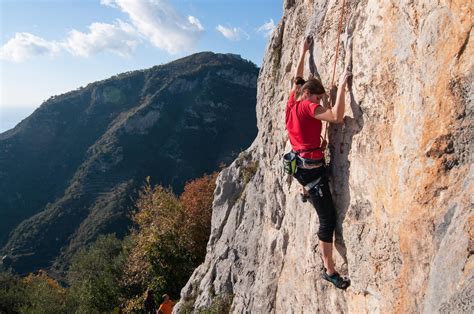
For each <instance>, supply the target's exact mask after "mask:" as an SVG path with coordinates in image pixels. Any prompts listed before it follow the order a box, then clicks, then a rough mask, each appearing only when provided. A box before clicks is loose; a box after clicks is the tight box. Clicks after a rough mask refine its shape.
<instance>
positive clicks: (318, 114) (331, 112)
mask: <svg viewBox="0 0 474 314" xmlns="http://www.w3.org/2000/svg"><path fill="white" fill-rule="evenodd" d="M351 76H352V73H351V72H349V71H345V72H344V74H343V75H342V77H341V79H340V81H339V87H338V89H337V96H336V104H335V105H334V107H332V108H325V107H323V106H318V107H317V108H316V110H314V117H315V118H316V119H318V120H323V121H328V122H331V123H342V121H343V118H344V108H345V105H346V85H347V80H348V79H349V78H350V77H351Z"/></svg>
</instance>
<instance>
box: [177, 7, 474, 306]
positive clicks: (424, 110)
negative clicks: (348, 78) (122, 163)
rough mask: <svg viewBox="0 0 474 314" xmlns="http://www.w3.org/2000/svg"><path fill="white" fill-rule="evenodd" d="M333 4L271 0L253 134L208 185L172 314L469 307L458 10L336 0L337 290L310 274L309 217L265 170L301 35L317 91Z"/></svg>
mask: <svg viewBox="0 0 474 314" xmlns="http://www.w3.org/2000/svg"><path fill="white" fill-rule="evenodd" d="M341 3H342V1H335V0H320V1H316V0H315V1H311V0H304V1H303V0H286V1H285V3H284V9H285V10H284V16H283V18H282V20H281V22H280V23H279V24H278V26H277V28H276V30H275V31H274V33H273V37H272V38H271V41H270V43H269V46H268V48H267V52H266V56H265V60H264V63H263V67H262V69H261V71H260V75H259V80H258V92H257V95H258V96H257V98H258V99H257V123H258V129H259V133H258V135H257V138H256V140H255V141H254V143H253V145H252V146H251V147H250V148H249V149H248V150H247V151H246V152H245V153H242V154H241V155H240V156H239V157H238V159H237V160H236V161H235V162H234V163H233V164H232V165H231V166H230V167H228V168H226V169H225V170H224V171H222V173H221V174H220V176H219V178H218V182H217V183H218V184H217V188H216V192H215V200H214V209H213V218H212V233H211V236H210V239H209V243H208V247H207V256H206V259H205V262H204V263H203V264H202V265H201V266H200V267H199V268H197V269H196V270H195V272H194V274H193V275H192V277H191V278H190V280H189V282H188V283H187V285H186V286H185V287H184V288H183V290H182V292H181V297H182V302H180V303H179V304H178V305H177V306H176V311H178V312H179V311H180V310H183V311H184V308H185V306H186V308H189V305H190V304H192V305H193V307H194V308H195V309H197V308H204V307H209V306H210V305H211V304H212V303H213V302H214V301H215V300H216V298H218V297H222V296H224V295H231V296H232V298H231V300H232V302H231V307H230V309H231V311H232V312H234V313H293V312H294V313H337V312H349V313H364V312H370V313H394V312H395V313H420V312H425V313H435V312H442V313H448V312H456V313H460V312H465V313H468V312H469V313H472V312H473V311H474V278H473V277H474V270H473V269H474V260H473V256H472V253H473V251H474V240H473V236H474V229H473V228H474V216H473V204H472V203H473V200H472V194H473V191H474V187H473V175H474V173H473V169H472V152H471V146H472V142H473V138H472V135H473V134H472V124H473V123H472V121H473V105H472V101H473V98H474V97H473V90H472V86H473V75H474V72H473V60H474V58H473V45H472V38H471V30H472V16H473V12H472V5H471V4H469V1H393V0H392V1H372V0H365V1H362V0H361V1H348V4H347V7H346V12H347V15H346V17H345V18H344V29H345V31H344V33H343V34H341V40H342V42H341V50H342V51H341V53H340V55H339V59H338V62H337V73H338V74H341V73H342V71H343V69H344V67H345V66H346V65H348V63H349V61H350V57H352V60H353V68H352V71H353V74H354V77H353V84H352V88H351V89H350V92H349V93H347V95H346V96H347V99H346V104H347V105H346V111H345V118H344V123H343V124H341V125H333V126H331V127H330V128H329V139H330V152H329V159H330V168H331V172H332V175H331V185H332V190H333V198H334V200H335V204H336V207H337V211H338V218H339V221H338V228H337V230H336V242H337V245H336V248H337V252H335V258H336V264H337V265H336V266H337V269H339V270H341V272H342V273H343V274H345V275H348V276H350V278H351V280H352V286H351V287H350V288H349V289H348V290H347V291H346V292H342V291H340V290H337V289H335V288H334V287H333V286H331V285H330V284H328V283H327V282H325V281H323V280H321V279H320V274H321V269H322V261H321V259H320V257H319V248H318V241H317V237H316V231H317V229H318V218H317V215H316V212H315V210H314V209H313V208H312V206H311V205H310V204H309V203H302V202H301V201H300V200H299V197H298V193H299V191H300V187H299V185H298V183H297V182H296V180H293V181H292V180H288V178H287V176H286V175H285V174H284V173H283V171H282V168H281V161H280V159H281V156H282V154H283V153H285V152H287V151H288V150H289V149H290V145H289V142H288V140H287V135H286V131H285V125H284V112H285V106H286V102H287V98H288V94H289V89H290V80H291V78H292V75H293V71H294V68H295V67H296V62H297V60H298V57H299V53H300V47H301V43H302V38H303V37H304V36H306V35H308V34H312V35H313V37H314V41H315V45H314V49H313V53H312V55H313V58H314V61H315V65H316V69H317V71H318V72H319V74H320V76H321V78H322V81H323V83H325V85H326V86H327V85H328V84H329V82H330V81H331V75H332V66H333V62H334V57H335V46H336V39H337V36H338V34H337V25H338V20H339V17H340V12H341V11H340V9H341ZM435 3H438V4H435ZM351 34H352V37H351ZM350 38H352V43H350ZM344 47H346V49H344ZM306 64H308V61H307V63H306ZM312 69H313V71H314V68H312ZM305 71H306V73H305V74H306V75H309V74H310V73H309V72H310V71H309V67H308V66H306V69H305Z"/></svg>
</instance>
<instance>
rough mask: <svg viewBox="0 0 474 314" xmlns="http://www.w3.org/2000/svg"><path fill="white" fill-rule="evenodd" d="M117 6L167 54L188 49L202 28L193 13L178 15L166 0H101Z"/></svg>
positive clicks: (146, 36) (193, 43)
mask: <svg viewBox="0 0 474 314" xmlns="http://www.w3.org/2000/svg"><path fill="white" fill-rule="evenodd" d="M101 3H102V4H105V5H108V6H116V7H119V8H120V9H121V10H122V11H123V12H125V13H127V14H128V16H129V18H130V21H131V23H132V24H133V25H134V26H135V28H136V29H137V30H138V31H139V32H140V34H141V35H142V36H143V37H145V38H146V39H148V40H149V41H150V42H151V43H152V44H153V45H154V46H156V47H158V48H160V49H164V50H166V51H167V52H169V53H178V52H180V51H190V50H192V48H193V47H194V45H195V43H196V41H197V39H198V38H199V35H200V34H201V33H202V31H203V30H204V28H203V27H202V25H201V22H200V21H199V20H198V19H197V18H196V17H194V16H189V17H187V18H186V17H185V16H183V15H181V14H179V13H178V12H177V11H176V10H175V9H174V7H173V6H171V5H170V4H169V3H168V1H167V0H102V2H101Z"/></svg>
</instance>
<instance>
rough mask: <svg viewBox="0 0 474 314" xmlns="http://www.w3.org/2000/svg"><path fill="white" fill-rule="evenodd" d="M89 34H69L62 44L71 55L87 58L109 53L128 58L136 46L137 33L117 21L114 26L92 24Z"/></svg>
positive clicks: (71, 32)
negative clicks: (105, 52)
mask: <svg viewBox="0 0 474 314" xmlns="http://www.w3.org/2000/svg"><path fill="white" fill-rule="evenodd" d="M89 30H90V31H89V32H88V33H83V32H80V31H77V30H72V31H70V32H69V37H68V38H67V40H66V41H65V43H64V44H63V46H64V48H65V49H66V50H67V51H69V52H70V53H71V54H72V55H75V56H82V57H88V56H90V55H95V54H97V53H100V52H104V51H109V52H112V53H115V54H117V55H119V56H129V55H131V54H132V53H133V51H134V50H135V47H136V45H137V44H138V41H139V40H138V38H137V32H136V30H135V29H134V28H133V26H132V25H130V24H128V23H125V22H122V21H120V20H117V21H116V22H115V23H114V24H106V23H92V24H91V25H90V26H89Z"/></svg>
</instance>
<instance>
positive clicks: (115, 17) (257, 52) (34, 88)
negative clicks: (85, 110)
mask: <svg viewBox="0 0 474 314" xmlns="http://www.w3.org/2000/svg"><path fill="white" fill-rule="evenodd" d="M282 13H283V0H0V132H3V131H5V130H7V129H10V128H12V127H14V126H15V125H16V123H18V122H20V121H21V120H22V119H24V118H25V117H26V116H28V115H29V114H31V113H32V112H33V111H34V109H35V108H37V107H39V106H40V105H41V103H42V102H43V101H45V100H46V99H48V98H49V97H50V96H53V95H59V94H62V93H65V92H67V91H70V90H74V89H77V88H79V87H81V86H85V85H87V84H88V83H91V82H94V81H98V80H103V79H105V78H108V77H111V76H113V75H115V74H118V73H122V72H126V71H132V70H138V69H146V68H150V67H152V66H154V65H158V64H164V63H168V62H170V61H172V60H175V59H178V58H180V57H183V56H186V55H190V54H192V53H195V52H200V51H213V52H220V53H235V54H239V55H241V56H242V57H243V58H245V59H247V60H250V61H252V62H254V63H255V64H257V65H258V66H260V65H261V64H262V60H263V55H264V53H265V48H266V45H267V42H268V40H269V37H270V35H271V33H272V31H273V29H274V27H275V26H276V25H277V24H278V23H279V21H280V19H281V17H282Z"/></svg>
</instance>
